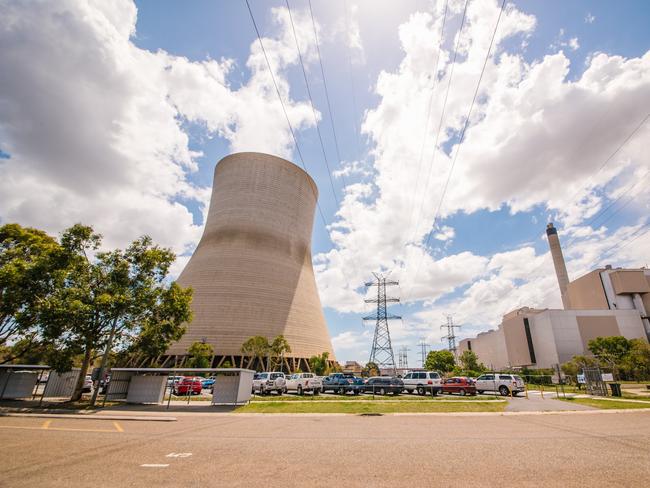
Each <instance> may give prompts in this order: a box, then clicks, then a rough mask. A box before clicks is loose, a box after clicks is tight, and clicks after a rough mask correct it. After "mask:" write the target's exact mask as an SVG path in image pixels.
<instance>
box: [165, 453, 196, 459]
mask: <svg viewBox="0 0 650 488" xmlns="http://www.w3.org/2000/svg"><path fill="white" fill-rule="evenodd" d="M191 455H192V453H191V452H170V453H169V454H167V456H165V457H169V458H186V457H190V456H191Z"/></svg>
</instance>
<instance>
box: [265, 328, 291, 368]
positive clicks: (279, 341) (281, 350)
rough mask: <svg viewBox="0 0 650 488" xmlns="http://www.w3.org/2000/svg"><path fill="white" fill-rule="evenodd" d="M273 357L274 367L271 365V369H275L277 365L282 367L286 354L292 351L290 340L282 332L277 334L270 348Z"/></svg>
mask: <svg viewBox="0 0 650 488" xmlns="http://www.w3.org/2000/svg"><path fill="white" fill-rule="evenodd" d="M269 352H270V356H271V359H272V360H273V367H271V366H269V368H270V369H274V368H275V367H276V366H275V365H276V364H277V366H278V367H279V368H280V369H282V363H283V362H284V355H285V354H286V353H288V352H291V346H290V345H289V342H288V341H287V340H286V339H285V338H284V336H283V335H282V334H280V335H279V336H277V337H276V338H275V339H273V342H271V347H270V348H269Z"/></svg>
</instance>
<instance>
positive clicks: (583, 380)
mask: <svg viewBox="0 0 650 488" xmlns="http://www.w3.org/2000/svg"><path fill="white" fill-rule="evenodd" d="M576 378H577V379H578V383H580V384H581V385H584V384H585V383H586V382H587V381H586V380H585V375H584V374H579V375H576Z"/></svg>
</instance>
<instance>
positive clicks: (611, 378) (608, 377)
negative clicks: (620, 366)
mask: <svg viewBox="0 0 650 488" xmlns="http://www.w3.org/2000/svg"><path fill="white" fill-rule="evenodd" d="M600 376H601V378H602V379H603V381H614V375H613V374H612V373H602V374H601V375H600Z"/></svg>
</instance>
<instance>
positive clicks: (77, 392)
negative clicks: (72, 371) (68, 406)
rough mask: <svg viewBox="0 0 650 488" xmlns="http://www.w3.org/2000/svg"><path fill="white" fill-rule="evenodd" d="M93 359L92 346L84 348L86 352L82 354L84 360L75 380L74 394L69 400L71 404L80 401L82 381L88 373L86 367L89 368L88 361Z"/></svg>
mask: <svg viewBox="0 0 650 488" xmlns="http://www.w3.org/2000/svg"><path fill="white" fill-rule="evenodd" d="M92 357H93V348H92V346H89V345H87V346H86V352H85V353H84V360H83V363H81V371H79V378H77V384H76V385H75V387H74V393H73V394H72V398H71V399H70V400H71V401H73V402H77V401H79V400H80V399H81V394H82V393H83V391H82V390H83V387H84V380H85V379H86V374H87V373H88V367H89V366H90V361H91V359H92Z"/></svg>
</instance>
